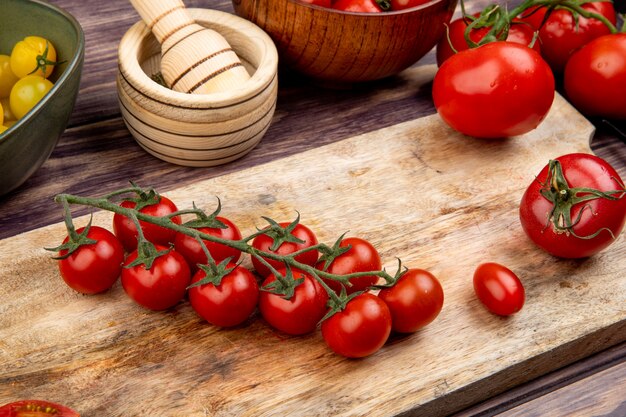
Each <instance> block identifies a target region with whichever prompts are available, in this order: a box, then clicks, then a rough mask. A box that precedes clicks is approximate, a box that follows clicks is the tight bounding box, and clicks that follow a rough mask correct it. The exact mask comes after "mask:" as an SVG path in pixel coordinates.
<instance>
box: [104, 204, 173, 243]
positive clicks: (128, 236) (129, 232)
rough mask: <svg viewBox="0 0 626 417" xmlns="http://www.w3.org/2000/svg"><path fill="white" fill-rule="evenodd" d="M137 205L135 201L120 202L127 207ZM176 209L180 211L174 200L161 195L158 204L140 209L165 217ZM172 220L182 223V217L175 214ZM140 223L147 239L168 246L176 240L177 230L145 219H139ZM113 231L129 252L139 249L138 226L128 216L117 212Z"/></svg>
mask: <svg viewBox="0 0 626 417" xmlns="http://www.w3.org/2000/svg"><path fill="white" fill-rule="evenodd" d="M136 205H137V203H135V202H133V201H122V202H121V203H120V206H122V207H125V208H133V207H135V206H136ZM176 211H178V209H177V208H176V205H175V204H174V203H173V202H172V200H170V199H169V198H167V197H163V196H161V199H160V201H159V202H158V203H157V204H152V205H149V206H146V207H144V208H142V209H141V210H139V212H140V213H143V214H147V215H149V216H156V217H165V216H167V215H168V214H172V213H174V212H176ZM172 221H173V222H174V223H176V224H180V223H181V218H180V216H175V217H173V218H172ZM139 224H140V225H141V230H142V231H143V234H144V237H145V238H146V240H148V241H150V242H152V243H154V244H155V245H164V246H166V245H168V244H169V243H171V242H173V241H174V237H175V236H176V231H174V230H171V229H167V228H165V227H161V226H157V225H155V224H152V223H147V222H143V221H139ZM113 232H114V233H115V236H117V238H118V239H119V240H120V242H121V243H122V246H124V249H126V251H127V252H132V251H133V250H135V249H137V228H136V227H135V224H134V223H133V221H132V220H130V219H129V218H128V217H126V216H122V215H121V214H117V213H116V214H115V215H114V216H113Z"/></svg>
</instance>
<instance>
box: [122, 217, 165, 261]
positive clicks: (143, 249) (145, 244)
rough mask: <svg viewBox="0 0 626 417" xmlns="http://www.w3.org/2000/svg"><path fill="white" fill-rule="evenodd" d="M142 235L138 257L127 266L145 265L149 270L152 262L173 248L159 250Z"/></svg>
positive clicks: (139, 241) (138, 247)
mask: <svg viewBox="0 0 626 417" xmlns="http://www.w3.org/2000/svg"><path fill="white" fill-rule="evenodd" d="M137 223H139V222H137ZM140 233H141V232H140ZM140 237H141V239H139V240H138V243H137V258H136V259H135V260H134V261H132V262H131V263H129V264H128V265H126V266H125V268H133V267H135V266H139V265H144V268H145V269H146V270H149V269H150V268H152V264H153V263H154V261H155V260H156V259H157V258H158V257H160V256H163V255H167V254H168V253H169V252H170V251H171V250H172V249H171V248H167V249H165V250H157V248H156V246H155V245H154V244H153V243H151V242H149V241H147V240H146V239H145V238H144V237H143V235H141V234H140Z"/></svg>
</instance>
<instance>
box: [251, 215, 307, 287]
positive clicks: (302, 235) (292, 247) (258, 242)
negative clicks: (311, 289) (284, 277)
mask: <svg viewBox="0 0 626 417" xmlns="http://www.w3.org/2000/svg"><path fill="white" fill-rule="evenodd" d="M279 225H280V226H281V227H283V228H285V227H288V226H289V223H286V222H285V223H279ZM291 234H292V235H293V236H295V237H296V238H298V239H300V240H303V241H304V243H295V242H283V243H282V244H281V245H280V246H279V247H278V249H276V250H275V251H272V250H270V248H271V247H272V245H273V244H274V239H273V238H272V237H271V236H268V235H259V236H257V237H255V238H254V240H253V241H252V246H253V247H254V248H256V249H258V250H260V251H263V252H271V253H276V254H278V255H288V254H290V253H294V252H297V251H300V250H302V249H305V248H309V247H311V246H315V245H317V237H316V236H315V233H313V232H312V231H311V229H309V228H308V227H306V226H305V225H303V224H300V223H298V224H297V225H296V227H295V228H294V229H293V231H292V232H291ZM318 255H319V254H318V252H317V251H316V250H310V251H307V252H304V253H302V254H300V255H298V256H296V258H295V259H296V261H298V262H300V263H303V264H306V265H311V266H312V265H315V262H317V257H318ZM266 261H267V262H268V263H269V264H270V265H272V266H273V267H274V268H276V269H278V268H281V267H282V266H283V264H282V263H281V262H278V261H273V260H271V259H266ZM252 265H254V269H255V270H256V272H257V273H258V274H259V275H261V276H262V277H266V276H268V275H269V274H270V272H271V271H270V270H269V268H268V267H266V266H265V265H263V264H262V263H261V261H259V260H258V259H256V258H254V257H252Z"/></svg>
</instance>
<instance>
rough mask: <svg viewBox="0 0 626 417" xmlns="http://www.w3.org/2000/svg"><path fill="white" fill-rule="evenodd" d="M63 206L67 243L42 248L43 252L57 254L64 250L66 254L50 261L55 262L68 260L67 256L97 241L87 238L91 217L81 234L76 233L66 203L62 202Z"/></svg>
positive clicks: (54, 257)
mask: <svg viewBox="0 0 626 417" xmlns="http://www.w3.org/2000/svg"><path fill="white" fill-rule="evenodd" d="M63 206H64V210H65V227H66V229H67V235H68V241H67V242H66V243H63V244H61V245H59V246H57V247H54V248H44V249H45V250H49V251H51V252H59V253H60V252H61V251H63V250H66V251H67V252H66V253H65V254H63V255H59V256H53V257H52V259H54V260H57V261H59V260H63V259H67V258H69V256H70V255H71V254H72V253H74V252H75V251H77V250H78V249H79V248H80V247H81V246H85V245H93V244H96V243H98V241H97V240H94V239H91V238H88V237H87V234H88V233H89V229H90V228H91V221H92V220H93V216H91V217H90V218H89V223H87V226H85V228H84V229H83V231H82V232H81V233H78V232H77V231H76V227H75V226H74V222H72V213H71V211H70V207H69V204H67V202H64V204H63Z"/></svg>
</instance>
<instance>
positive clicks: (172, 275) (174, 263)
mask: <svg viewBox="0 0 626 417" xmlns="http://www.w3.org/2000/svg"><path fill="white" fill-rule="evenodd" d="M156 248H157V250H158V251H165V250H167V248H166V247H164V246H156ZM135 259H137V251H136V250H135V251H133V252H131V253H130V254H129V255H128V256H127V257H126V260H125V261H124V269H122V286H123V287H124V291H126V294H128V296H129V297H130V298H131V299H133V300H134V301H135V302H136V303H137V304H139V305H141V306H143V307H145V308H148V309H150V310H165V309H167V308H170V307H172V306H174V305H176V304H177V303H178V302H179V301H180V300H182V299H183V297H184V296H185V292H186V290H187V286H188V285H189V282H190V281H191V274H190V272H189V266H188V265H187V261H185V258H183V256H182V255H181V254H179V253H177V252H175V251H173V250H170V251H169V252H167V253H166V254H164V255H161V256H159V257H157V258H156V259H155V260H154V263H153V264H152V267H151V268H150V269H146V268H145V265H137V266H133V267H130V268H129V267H128V265H129V264H130V263H131V262H133V261H134V260H135Z"/></svg>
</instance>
